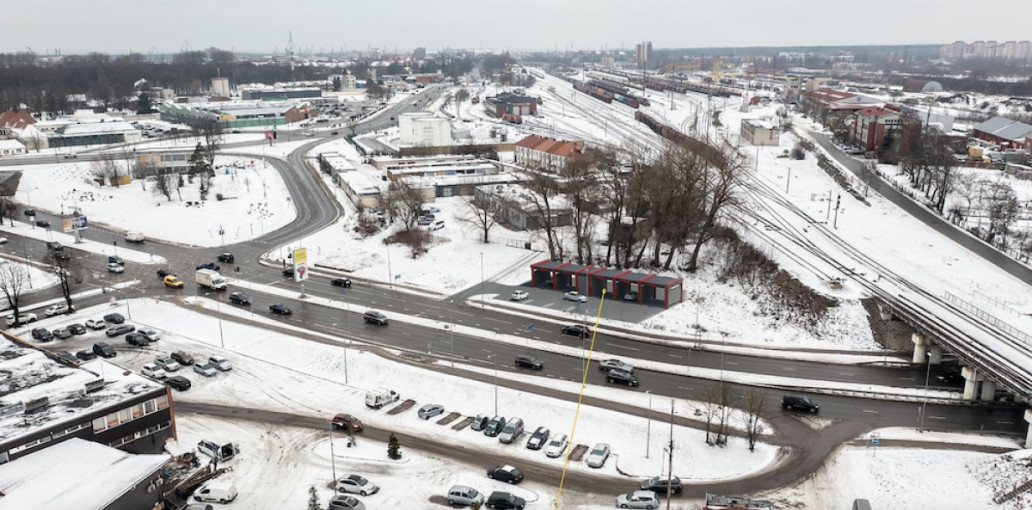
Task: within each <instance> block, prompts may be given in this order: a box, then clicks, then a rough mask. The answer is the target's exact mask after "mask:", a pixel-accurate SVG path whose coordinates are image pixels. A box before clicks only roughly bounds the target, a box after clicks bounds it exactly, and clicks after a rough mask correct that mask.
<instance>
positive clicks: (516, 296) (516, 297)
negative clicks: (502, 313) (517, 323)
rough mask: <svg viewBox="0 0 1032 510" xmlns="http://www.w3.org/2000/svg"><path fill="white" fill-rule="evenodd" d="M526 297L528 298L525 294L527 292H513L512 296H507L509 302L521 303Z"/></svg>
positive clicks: (528, 295)
mask: <svg viewBox="0 0 1032 510" xmlns="http://www.w3.org/2000/svg"><path fill="white" fill-rule="evenodd" d="M528 297H530V294H527V291H525V290H514V291H512V294H509V300H510V301H523V300H524V299H527V298H528Z"/></svg>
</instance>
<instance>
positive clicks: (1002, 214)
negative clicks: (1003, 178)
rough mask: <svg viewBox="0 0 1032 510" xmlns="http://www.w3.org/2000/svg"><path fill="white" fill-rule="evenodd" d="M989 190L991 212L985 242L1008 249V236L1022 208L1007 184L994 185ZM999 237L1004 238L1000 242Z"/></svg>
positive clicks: (989, 210)
mask: <svg viewBox="0 0 1032 510" xmlns="http://www.w3.org/2000/svg"><path fill="white" fill-rule="evenodd" d="M988 188H989V193H990V194H989V196H988V197H986V198H987V200H988V204H987V208H988V212H989V231H988V232H987V233H986V237H985V241H986V242H987V243H989V244H993V245H996V246H999V247H1001V248H1004V249H1006V248H1007V235H1008V234H1010V232H1011V227H1012V226H1013V225H1014V221H1015V220H1016V219H1017V217H1018V211H1019V208H1020V205H1019V202H1018V197H1017V195H1016V194H1015V193H1014V188H1011V186H1010V184H1007V183H1005V182H997V183H993V184H992V185H991V186H989V187H988ZM997 236H1000V237H1002V238H1003V239H1002V240H998V239H997Z"/></svg>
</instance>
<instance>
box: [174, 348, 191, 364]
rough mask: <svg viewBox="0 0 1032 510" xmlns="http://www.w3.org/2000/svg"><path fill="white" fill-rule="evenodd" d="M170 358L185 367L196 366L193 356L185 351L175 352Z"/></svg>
mask: <svg viewBox="0 0 1032 510" xmlns="http://www.w3.org/2000/svg"><path fill="white" fill-rule="evenodd" d="M169 357H170V358H172V359H174V360H176V361H177V362H179V364H180V365H183V366H186V365H193V364H194V359H193V356H191V355H189V354H187V353H185V352H183V351H175V352H173V353H172V354H170V355H169Z"/></svg>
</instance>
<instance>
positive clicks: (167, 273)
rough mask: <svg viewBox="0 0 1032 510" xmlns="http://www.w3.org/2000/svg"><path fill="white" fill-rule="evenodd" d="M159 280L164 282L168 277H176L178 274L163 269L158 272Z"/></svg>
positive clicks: (165, 268)
mask: <svg viewBox="0 0 1032 510" xmlns="http://www.w3.org/2000/svg"><path fill="white" fill-rule="evenodd" d="M157 274H158V279H160V280H164V279H165V277H166V276H175V275H176V273H175V272H174V271H172V270H171V269H169V268H167V267H163V268H161V269H158V270H157Z"/></svg>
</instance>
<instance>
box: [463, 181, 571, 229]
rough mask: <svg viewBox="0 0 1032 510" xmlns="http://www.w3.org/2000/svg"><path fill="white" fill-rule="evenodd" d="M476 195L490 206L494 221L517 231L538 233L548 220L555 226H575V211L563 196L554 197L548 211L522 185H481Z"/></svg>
mask: <svg viewBox="0 0 1032 510" xmlns="http://www.w3.org/2000/svg"><path fill="white" fill-rule="evenodd" d="M475 195H476V196H477V197H478V198H479V199H480V200H484V201H486V202H487V203H489V204H491V210H492V211H494V215H495V219H496V220H497V221H498V222H500V223H504V224H505V225H508V226H510V227H512V228H515V229H518V230H537V229H539V228H542V226H543V225H544V224H545V222H546V221H548V222H549V223H550V224H551V225H552V226H555V227H565V226H569V225H571V224H573V209H572V208H571V207H570V205H569V204H568V203H567V202H566V200H565V199H563V198H562V197H552V199H551V200H550V201H549V207H548V209H547V210H545V209H543V208H541V207H540V206H539V205H538V203H537V202H536V201H535V200H534V195H533V192H532V191H530V190H528V189H527V188H525V187H524V186H521V185H519V184H494V185H486V186H478V187H477V188H476V191H475Z"/></svg>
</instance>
